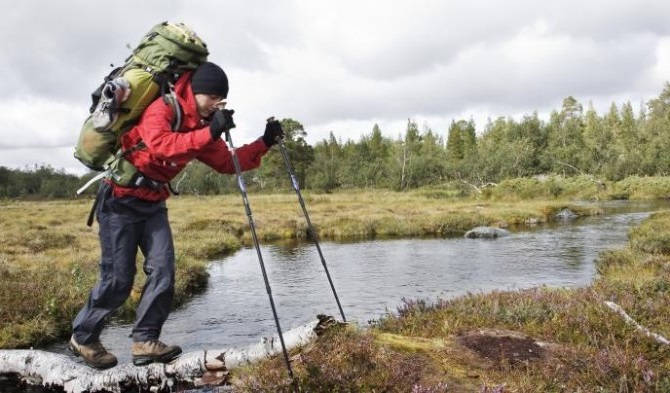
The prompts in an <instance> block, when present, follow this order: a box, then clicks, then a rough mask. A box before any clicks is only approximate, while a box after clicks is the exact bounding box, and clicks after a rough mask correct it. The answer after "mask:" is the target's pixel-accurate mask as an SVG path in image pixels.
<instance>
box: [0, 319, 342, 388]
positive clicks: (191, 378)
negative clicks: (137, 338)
mask: <svg viewBox="0 0 670 393" xmlns="http://www.w3.org/2000/svg"><path fill="white" fill-rule="evenodd" d="M317 318H318V319H317V320H315V321H312V322H310V323H308V324H306V325H302V326H300V327H297V328H295V329H291V330H289V331H287V332H285V333H284V341H285V343H286V347H287V349H288V350H290V349H294V348H297V347H300V346H303V345H306V344H308V343H309V342H311V341H313V340H315V339H316V338H317V337H318V336H320V335H321V334H323V333H324V332H325V331H326V330H327V329H328V328H330V327H332V326H334V325H336V324H337V323H338V322H336V321H335V319H333V318H332V317H330V316H325V315H319V316H317ZM278 353H281V346H280V344H279V337H278V336H274V337H263V338H262V339H261V341H260V342H259V343H257V344H254V345H250V346H248V347H246V348H242V349H236V348H220V349H209V350H202V351H195V352H189V353H186V354H184V355H182V356H180V357H179V358H177V359H176V360H175V361H174V362H172V363H168V364H160V363H154V364H150V365H148V366H142V367H136V366H134V365H132V364H130V363H128V364H124V365H119V366H116V367H114V368H110V369H108V370H104V371H99V370H95V369H92V368H90V367H88V366H86V365H83V364H80V363H77V362H75V361H73V360H72V359H71V358H70V357H69V356H66V355H62V354H57V353H51V352H45V351H39V350H18V349H16V350H0V375H14V376H18V377H19V378H20V379H21V380H23V381H25V382H26V383H28V384H31V385H42V386H44V387H46V388H56V389H58V390H63V391H65V392H67V393H82V392H90V393H93V392H115V393H117V392H118V393H122V392H124V391H128V390H141V391H145V390H146V391H154V392H156V391H164V390H172V391H174V387H175V386H176V385H179V386H195V387H198V386H205V385H218V384H220V383H222V382H223V381H224V380H225V378H226V376H227V374H228V372H229V371H230V370H232V369H234V368H236V367H239V366H241V365H244V364H248V363H251V362H255V361H258V360H261V359H264V358H268V357H271V356H274V355H276V354H278ZM138 388H139V389H138Z"/></svg>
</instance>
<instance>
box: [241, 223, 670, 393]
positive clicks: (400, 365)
mask: <svg viewBox="0 0 670 393" xmlns="http://www.w3.org/2000/svg"><path fill="white" fill-rule="evenodd" d="M629 238H630V242H629V244H628V246H627V247H625V248H623V249H620V250H611V251H607V252H604V253H602V254H601V255H600V256H599V258H598V260H597V269H598V273H599V276H598V278H597V279H596V280H595V281H594V282H593V284H592V285H591V286H589V287H586V288H579V289H561V288H546V287H540V288H534V289H528V290H522V291H509V292H498V291H496V292H492V293H487V294H476V295H474V294H473V295H467V296H463V297H459V298H457V299H453V300H441V301H436V302H427V301H424V300H407V301H405V304H404V305H403V306H402V307H400V308H399V309H398V310H397V313H396V314H393V315H388V316H386V317H385V318H383V319H382V320H380V321H378V322H377V323H376V324H374V325H373V326H372V328H371V329H358V328H356V327H345V328H340V329H336V330H335V331H333V332H330V333H329V335H328V336H326V337H323V338H320V339H319V340H318V341H317V342H316V343H315V344H312V345H311V346H310V347H308V348H304V349H302V350H301V351H300V352H296V353H294V355H293V359H294V362H293V364H294V372H295V373H296V375H297V379H298V381H299V384H300V386H301V388H302V389H303V391H310V392H329V391H340V392H494V391H495V392H670V346H668V345H663V344H660V343H658V342H656V341H654V340H652V339H650V338H648V337H646V336H644V335H642V334H640V333H639V332H637V331H635V330H634V328H632V327H631V326H630V325H627V324H626V323H625V322H624V321H623V319H622V318H621V317H620V316H619V315H618V314H615V313H613V312H612V311H610V310H609V309H608V308H607V307H605V306H604V304H603V302H604V301H606V300H609V301H613V302H615V303H617V304H619V305H620V306H621V307H623V309H624V310H626V311H627V312H628V313H629V315H630V316H631V317H632V318H634V319H635V320H636V321H638V322H639V323H640V324H642V325H643V326H646V327H648V328H650V329H651V330H652V331H654V332H656V333H658V334H661V335H663V336H665V337H666V338H667V337H670V308H669V307H668V305H669V304H670V248H669V246H668V244H669V242H670V212H661V213H657V214H654V215H652V216H651V217H650V218H649V219H647V220H646V221H644V222H643V223H642V224H641V225H639V226H637V227H636V228H633V229H632V230H631V231H630V236H629ZM482 330H485V331H487V332H497V334H504V336H505V337H506V338H505V340H508V341H507V344H505V343H506V341H504V340H502V339H501V340H497V341H496V340H495V339H492V338H491V336H490V335H484V334H483V333H482ZM487 334H490V333H487ZM509 336H512V337H514V336H518V337H520V338H517V339H510V338H509ZM472 337H475V338H477V337H479V338H482V337H484V338H486V339H487V340H489V341H491V340H493V341H492V343H491V344H488V347H486V346H485V347H484V348H482V347H476V346H468V345H467V342H468V339H469V338H472ZM531 338H532V340H531ZM485 341H486V340H480V343H484V342H485ZM535 341H537V342H541V343H543V345H542V347H540V346H537V350H536V353H534V354H533V356H526V357H525V358H524V355H523V353H520V352H521V349H524V348H527V347H528V343H529V342H535ZM510 342H511V344H509V343H510ZM522 344H523V345H522ZM505 345H508V349H509V350H508V351H507V352H505ZM533 345H535V344H533ZM491 353H496V354H498V355H499V356H489V357H485V356H484V354H491ZM500 354H502V355H500ZM519 357H521V358H522V360H518V358H519ZM282 367H283V365H282V363H281V360H280V359H272V360H269V361H266V362H263V363H260V364H256V365H253V366H249V367H247V368H245V369H242V370H240V371H237V372H236V373H235V374H234V375H233V378H232V380H231V381H232V384H233V385H235V386H236V387H237V388H238V389H239V390H240V391H289V389H288V386H289V385H288V382H287V381H286V376H285V372H282Z"/></svg>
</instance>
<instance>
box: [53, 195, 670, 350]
mask: <svg viewBox="0 0 670 393" xmlns="http://www.w3.org/2000/svg"><path fill="white" fill-rule="evenodd" d="M598 206H600V207H602V208H603V210H604V212H605V214H603V215H600V216H593V217H585V218H579V219H576V220H572V221H565V222H558V223H552V224H549V225H540V226H537V227H534V228H531V229H528V228H524V229H523V230H521V231H516V232H515V231H512V233H510V235H509V236H507V237H503V238H498V239H495V240H485V239H465V238H461V237H459V238H448V239H435V238H433V239H396V240H371V241H363V242H356V243H334V242H323V243H322V244H321V248H322V251H323V255H324V256H325V258H326V262H327V264H328V268H329V270H330V273H331V276H332V277H333V281H334V284H335V288H336V290H337V293H338V295H339V298H340V301H341V303H342V307H343V309H344V313H345V315H346V317H347V320H349V321H356V322H358V323H359V324H361V325H365V324H367V323H368V321H371V320H375V319H378V318H379V317H381V316H383V315H385V314H386V313H388V312H395V310H396V308H397V307H398V306H399V305H401V304H402V299H403V298H408V299H417V298H423V299H428V300H435V299H437V298H453V297H456V296H459V295H463V294H466V293H469V292H470V293H479V292H488V291H492V290H517V289H523V288H529V287H535V286H540V285H547V286H552V287H579V286H585V285H588V284H589V283H590V282H591V281H592V280H593V279H594V277H595V275H596V269H595V263H594V262H595V259H596V257H597V256H598V253H599V252H601V251H603V250H607V249H612V248H617V247H622V246H624V245H625V244H626V242H627V233H628V230H629V229H630V228H631V226H633V225H637V224H639V223H640V222H641V221H642V220H643V219H644V218H646V217H647V216H648V215H649V214H650V212H652V211H655V210H659V209H663V208H668V207H670V204H669V203H667V202H662V201H653V202H622V201H615V202H604V203H599V204H598ZM261 251H262V254H263V259H264V261H265V265H266V269H267V274H268V277H269V280H270V285H271V287H272V294H273V296H274V299H275V304H276V307H277V312H278V315H279V318H280V322H281V326H282V329H284V330H288V329H290V328H292V327H296V326H298V325H301V324H304V323H307V322H309V321H311V320H313V319H315V317H316V315H317V314H329V315H333V316H336V317H337V318H338V319H339V318H340V316H339V311H338V308H337V305H336V303H335V300H334V296H333V293H332V291H331V289H330V286H329V284H328V281H327V278H326V275H325V273H324V270H323V266H322V265H321V262H320V259H319V256H318V253H317V252H316V248H315V247H314V245H313V244H312V243H297V244H296V243H292V244H271V245H264V246H262V247H261ZM208 269H209V274H210V278H209V284H208V288H207V289H206V290H205V291H204V292H203V293H202V294H200V295H198V296H196V297H195V298H193V299H192V300H191V301H189V302H188V303H187V304H186V305H184V306H183V307H181V308H180V309H178V310H176V311H173V312H172V314H170V317H169V319H168V321H167V322H166V323H165V325H164V327H163V333H162V335H161V339H162V340H163V341H165V342H167V343H170V344H178V345H180V346H182V348H183V350H184V352H189V351H194V350H198V349H203V348H205V349H206V348H222V347H229V346H234V347H240V346H244V345H246V344H250V343H256V342H257V341H258V340H259V339H260V337H261V336H267V335H272V334H275V333H276V327H275V324H274V319H273V316H272V311H271V308H270V304H269V301H268V296H267V292H266V289H265V284H264V282H263V277H262V275H261V270H260V267H259V264H258V259H257V256H256V251H255V249H254V248H244V249H242V250H240V251H238V252H237V253H235V254H233V255H231V256H229V257H226V258H224V259H222V260H219V261H214V262H211V263H210V265H209V268H208ZM131 329H132V324H128V323H120V322H117V321H112V322H111V323H110V324H109V326H108V327H107V328H106V329H105V330H104V331H103V333H102V336H101V340H102V342H103V343H104V345H105V346H106V347H107V349H108V350H110V351H111V352H112V353H114V354H115V355H117V357H118V358H119V362H120V363H123V362H129V361H130V360H131V356H130V345H131V339H130V338H129V335H130V332H131ZM65 347H66V343H59V344H55V345H52V346H51V347H49V348H47V350H51V351H56V352H64V351H65Z"/></svg>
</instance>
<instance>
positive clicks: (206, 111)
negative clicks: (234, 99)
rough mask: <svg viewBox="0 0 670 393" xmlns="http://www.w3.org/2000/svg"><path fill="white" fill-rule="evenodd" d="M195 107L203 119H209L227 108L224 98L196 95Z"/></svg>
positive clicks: (211, 95) (212, 95)
mask: <svg viewBox="0 0 670 393" xmlns="http://www.w3.org/2000/svg"><path fill="white" fill-rule="evenodd" d="M195 105H196V107H197V108H198V113H199V114H200V116H201V117H202V118H203V119H208V118H209V117H210V116H211V115H212V113H214V111H215V110H217V109H223V108H225V106H226V102H225V101H224V98H223V97H221V96H217V95H214V94H200V93H198V94H195Z"/></svg>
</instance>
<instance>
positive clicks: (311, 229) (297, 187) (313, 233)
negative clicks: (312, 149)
mask: <svg viewBox="0 0 670 393" xmlns="http://www.w3.org/2000/svg"><path fill="white" fill-rule="evenodd" d="M273 120H274V117H271V118H269V119H268V122H270V121H273ZM277 144H278V145H279V151H280V152H281V155H282V157H284V164H286V170H287V171H288V176H289V179H290V180H291V185H293V189H294V190H295V193H296V194H297V195H298V201H300V207H302V212H303V215H304V216H305V221H307V230H308V231H309V233H310V235H311V237H312V240H314V244H315V245H316V250H317V251H318V253H319V258H321V264H322V265H323V269H324V270H325V271H326V277H328V283H330V289H332V290H333V295H335V302H337V308H339V309H340V315H342V322H346V321H347V318H346V317H345V316H344V311H343V310H342V305H341V304H340V298H339V297H337V291H335V285H333V280H332V279H331V278H330V272H329V271H328V266H327V265H326V259H325V258H324V257H323V253H322V252H321V246H319V240H318V239H317V235H316V231H315V230H314V227H313V226H312V221H311V220H310V219H309V214H308V213H307V208H306V207H305V201H304V200H303V199H302V193H301V192H300V185H299V184H298V179H297V178H296V177H295V173H294V171H293V166H291V161H289V159H288V154H287V153H286V147H284V141H283V140H282V138H277Z"/></svg>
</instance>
